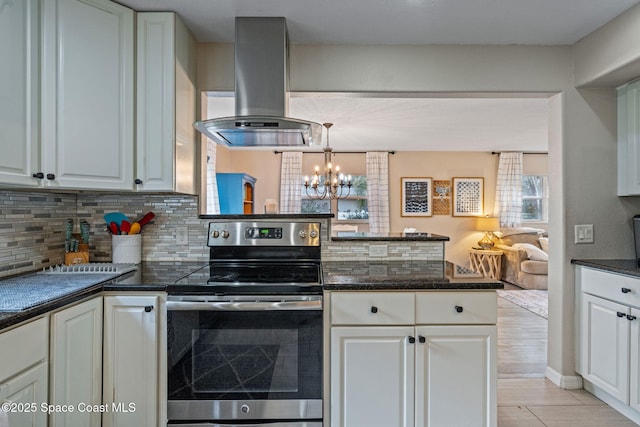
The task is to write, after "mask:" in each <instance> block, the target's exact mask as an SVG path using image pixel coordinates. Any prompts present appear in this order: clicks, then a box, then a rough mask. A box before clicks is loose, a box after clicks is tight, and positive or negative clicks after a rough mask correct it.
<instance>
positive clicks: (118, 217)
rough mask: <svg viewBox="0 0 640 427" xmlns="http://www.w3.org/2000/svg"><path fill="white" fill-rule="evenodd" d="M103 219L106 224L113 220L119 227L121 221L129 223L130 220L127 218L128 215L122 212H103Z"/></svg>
mask: <svg viewBox="0 0 640 427" xmlns="http://www.w3.org/2000/svg"><path fill="white" fill-rule="evenodd" d="M104 220H105V221H106V223H107V224H111V223H112V222H115V223H116V224H117V225H118V227H120V224H122V221H129V223H131V220H130V219H129V217H128V216H126V215H125V214H123V213H122V212H108V213H106V214H104Z"/></svg>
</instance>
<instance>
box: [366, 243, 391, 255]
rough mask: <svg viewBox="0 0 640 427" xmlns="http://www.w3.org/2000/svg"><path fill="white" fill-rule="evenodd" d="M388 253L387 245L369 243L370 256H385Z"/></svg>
mask: <svg viewBox="0 0 640 427" xmlns="http://www.w3.org/2000/svg"><path fill="white" fill-rule="evenodd" d="M387 254H388V246H387V245H369V256H370V257H385V256H387Z"/></svg>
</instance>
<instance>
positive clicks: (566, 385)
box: [545, 366, 582, 390]
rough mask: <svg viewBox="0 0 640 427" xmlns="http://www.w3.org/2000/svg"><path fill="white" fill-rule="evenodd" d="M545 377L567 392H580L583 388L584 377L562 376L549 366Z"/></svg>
mask: <svg viewBox="0 0 640 427" xmlns="http://www.w3.org/2000/svg"><path fill="white" fill-rule="evenodd" d="M545 377H547V378H548V379H549V381H551V382H552V383H554V384H555V385H557V386H558V387H560V388H562V389H565V390H578V389H581V388H582V377H581V376H579V375H572V376H568V375H562V374H560V372H558V371H556V370H555V369H553V368H551V367H549V366H547V369H546V370H545Z"/></svg>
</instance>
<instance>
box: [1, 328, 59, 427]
mask: <svg viewBox="0 0 640 427" xmlns="http://www.w3.org/2000/svg"><path fill="white" fill-rule="evenodd" d="M48 325H49V323H48V321H47V319H46V318H42V319H38V320H34V321H32V322H29V323H27V324H25V325H22V326H19V327H16V328H14V329H11V330H10V331H7V332H3V333H2V334H0V361H1V363H0V403H10V405H9V407H8V409H9V411H7V412H8V413H7V415H8V419H9V426H11V427H46V426H47V415H46V412H44V411H41V406H40V405H42V404H43V403H44V404H46V403H47V395H48V393H47V384H48V382H47V367H48V364H47V360H48V357H47V356H48V355H47V351H48V348H49V345H48V343H49V339H48V338H49V337H48V333H47V329H48Z"/></svg>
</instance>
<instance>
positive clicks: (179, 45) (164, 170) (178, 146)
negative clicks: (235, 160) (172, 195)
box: [135, 12, 196, 194]
mask: <svg viewBox="0 0 640 427" xmlns="http://www.w3.org/2000/svg"><path fill="white" fill-rule="evenodd" d="M137 20H138V22H137V24H138V26H137V78H136V82H137V138H136V172H135V184H136V188H137V190H139V191H177V192H180V193H187V194H195V192H196V186H195V184H196V178H195V177H196V132H195V129H194V128H193V122H194V121H195V120H196V80H195V77H196V50H195V41H194V39H193V36H192V35H191V33H190V32H189V30H188V29H187V28H186V27H185V26H184V24H183V23H182V21H181V20H180V18H179V17H178V16H177V15H176V14H175V13H172V12H147V13H138V14H137Z"/></svg>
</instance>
